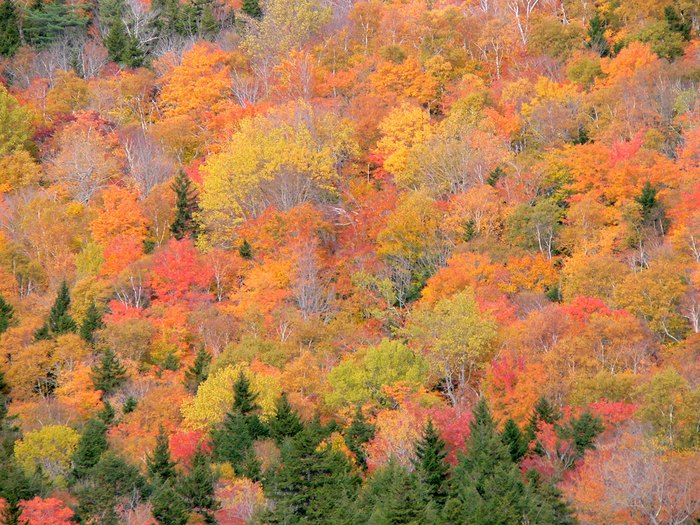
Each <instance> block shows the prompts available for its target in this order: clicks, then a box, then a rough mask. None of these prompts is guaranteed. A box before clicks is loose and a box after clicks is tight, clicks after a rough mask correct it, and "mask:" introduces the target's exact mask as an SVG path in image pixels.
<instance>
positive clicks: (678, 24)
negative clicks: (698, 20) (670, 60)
mask: <svg viewBox="0 0 700 525" xmlns="http://www.w3.org/2000/svg"><path fill="white" fill-rule="evenodd" d="M664 19H665V20H666V23H667V24H668V27H669V28H670V29H671V31H674V32H676V33H680V34H681V36H682V37H683V40H690V33H691V30H692V28H693V23H692V21H691V19H690V17H688V16H685V17H684V16H683V12H682V11H681V13H680V14H679V13H678V11H676V10H675V9H674V7H673V6H672V5H667V6H666V7H664Z"/></svg>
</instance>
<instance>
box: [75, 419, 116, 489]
mask: <svg viewBox="0 0 700 525" xmlns="http://www.w3.org/2000/svg"><path fill="white" fill-rule="evenodd" d="M107 447H108V446H107V425H105V423H104V422H103V421H102V420H100V419H96V418H93V419H91V420H89V421H88V422H87V424H86V425H85V428H84V429H83V433H82V434H81V435H80V441H79V442H78V447H77V448H76V450H75V454H74V455H73V475H74V476H75V477H76V478H78V479H81V478H83V477H85V476H86V475H87V474H88V472H89V471H90V469H92V467H94V466H95V465H97V463H98V462H99V461H100V457H101V456H102V454H103V453H104V452H105V451H106V450H107Z"/></svg>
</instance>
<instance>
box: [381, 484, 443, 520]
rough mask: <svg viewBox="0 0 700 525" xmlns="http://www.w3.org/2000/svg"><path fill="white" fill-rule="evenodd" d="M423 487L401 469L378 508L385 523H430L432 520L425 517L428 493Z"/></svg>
mask: <svg viewBox="0 0 700 525" xmlns="http://www.w3.org/2000/svg"><path fill="white" fill-rule="evenodd" d="M424 489H425V486H421V484H420V482H419V480H418V479H417V478H416V476H415V475H414V474H412V473H409V472H406V471H402V475H400V476H397V477H395V478H394V480H393V483H392V484H391V485H390V486H389V490H388V493H387V497H386V499H385V500H384V501H383V502H382V503H383V505H382V508H381V509H380V512H381V514H382V515H383V518H384V520H386V523H391V524H392V525H393V524H396V525H399V524H406V525H422V524H424V525H432V524H433V523H434V521H427V519H426V518H427V516H426V513H427V509H428V501H427V499H428V497H429V495H428V494H427V493H426V492H425V490H424Z"/></svg>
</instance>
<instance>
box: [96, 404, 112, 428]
mask: <svg viewBox="0 0 700 525" xmlns="http://www.w3.org/2000/svg"><path fill="white" fill-rule="evenodd" d="M102 404H103V405H104V407H102V410H100V411H99V412H98V413H97V417H98V418H100V420H102V422H103V423H104V424H105V425H107V426H108V427H110V426H112V425H113V424H114V419H115V418H116V416H117V414H116V412H115V411H114V407H113V406H112V403H110V402H109V401H108V400H106V399H103V400H102Z"/></svg>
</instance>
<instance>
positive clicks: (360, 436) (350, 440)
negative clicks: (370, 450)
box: [344, 405, 375, 470]
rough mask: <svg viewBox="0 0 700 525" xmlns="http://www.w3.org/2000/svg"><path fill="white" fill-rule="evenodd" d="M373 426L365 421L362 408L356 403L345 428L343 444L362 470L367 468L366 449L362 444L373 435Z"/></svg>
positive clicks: (368, 440)
mask: <svg viewBox="0 0 700 525" xmlns="http://www.w3.org/2000/svg"><path fill="white" fill-rule="evenodd" d="M374 432H375V427H374V425H370V424H369V423H367V419H366V418H365V415H364V414H363V413H362V408H361V407H360V406H359V405H358V406H357V407H356V409H355V415H354V416H353V419H352V422H351V423H350V426H348V428H347V429H345V432H344V437H345V444H346V445H347V446H348V448H349V449H350V452H352V453H353V454H354V456H355V461H357V464H358V465H359V467H360V468H361V469H363V470H365V469H366V468H367V451H366V450H365V447H364V445H365V444H366V443H369V442H370V441H371V440H372V438H373V437H374Z"/></svg>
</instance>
